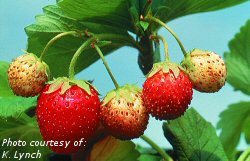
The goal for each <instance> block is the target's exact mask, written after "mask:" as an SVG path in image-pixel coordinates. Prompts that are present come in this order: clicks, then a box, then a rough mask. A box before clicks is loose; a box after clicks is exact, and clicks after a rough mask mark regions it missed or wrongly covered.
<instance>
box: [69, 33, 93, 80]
mask: <svg viewBox="0 0 250 161" xmlns="http://www.w3.org/2000/svg"><path fill="white" fill-rule="evenodd" d="M94 40H95V37H92V38H90V39H88V40H87V41H85V42H84V43H83V44H82V45H81V46H80V47H79V48H78V49H77V51H76V52H75V54H74V56H73V58H72V59H71V62H70V65H69V78H70V79H71V80H72V79H74V76H75V65H76V61H77V58H78V57H79V56H80V55H81V53H82V52H83V50H85V49H86V48H87V47H89V46H90V45H91V43H92V42H93V41H94Z"/></svg>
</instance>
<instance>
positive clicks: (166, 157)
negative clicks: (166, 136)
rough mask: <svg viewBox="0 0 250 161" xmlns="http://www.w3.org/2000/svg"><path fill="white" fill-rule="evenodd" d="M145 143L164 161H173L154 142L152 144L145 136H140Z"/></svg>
mask: <svg viewBox="0 0 250 161" xmlns="http://www.w3.org/2000/svg"><path fill="white" fill-rule="evenodd" d="M141 139H143V140H144V141H145V142H147V143H148V144H149V145H150V146H151V147H152V148H154V149H155V150H156V151H157V152H158V153H159V154H160V155H161V156H162V157H163V159H164V160H165V161H174V160H173V159H172V158H171V157H170V156H169V155H168V154H167V153H166V152H165V151H164V150H163V149H162V148H160V147H159V146H158V145H157V144H156V143H155V142H153V141H152V140H151V139H150V138H148V137H147V136H145V135H142V136H141Z"/></svg>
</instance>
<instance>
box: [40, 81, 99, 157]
mask: <svg viewBox="0 0 250 161" xmlns="http://www.w3.org/2000/svg"><path fill="white" fill-rule="evenodd" d="M100 105H101V103H100V100H99V97H98V93H97V91H96V90H95V89H94V87H93V86H91V85H90V84H89V83H88V82H86V81H79V80H69V79H68V78H58V79H56V80H55V81H53V82H50V84H48V85H46V87H45V88H44V90H43V91H42V93H41V95H40V96H39V97H38V103H37V108H36V114H37V121H38V125H39V128H40V131H41V134H42V136H43V139H44V140H45V141H51V140H53V141H70V144H69V146H68V147H67V148H65V147H62V146H50V145H49V147H50V148H51V149H52V150H53V151H54V152H56V153H61V154H69V153H75V152H77V151H79V150H80V149H82V148H83V147H86V146H87V144H88V143H89V142H90V141H91V139H93V136H94V135H95V132H96V130H97V129H98V125H99V117H98V116H99V111H100ZM76 141H77V142H78V143H80V141H83V142H82V143H81V146H79V145H80V144H78V146H75V145H74V142H76Z"/></svg>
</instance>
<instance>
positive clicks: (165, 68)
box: [147, 61, 183, 78]
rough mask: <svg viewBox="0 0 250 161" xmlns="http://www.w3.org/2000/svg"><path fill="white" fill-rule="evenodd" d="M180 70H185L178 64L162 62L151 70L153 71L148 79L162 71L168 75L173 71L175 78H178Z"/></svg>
mask: <svg viewBox="0 0 250 161" xmlns="http://www.w3.org/2000/svg"><path fill="white" fill-rule="evenodd" d="M180 69H182V70H183V68H182V67H181V66H180V65H179V64H176V63H170V62H166V61H165V62H160V63H155V64H154V65H153V68H152V69H151V71H150V72H149V74H148V75H147V78H150V77H152V76H153V75H155V74H156V73H157V72H159V71H160V70H162V71H163V72H164V73H168V72H169V71H170V70H171V71H172V72H173V73H174V76H175V77H178V76H179V74H180Z"/></svg>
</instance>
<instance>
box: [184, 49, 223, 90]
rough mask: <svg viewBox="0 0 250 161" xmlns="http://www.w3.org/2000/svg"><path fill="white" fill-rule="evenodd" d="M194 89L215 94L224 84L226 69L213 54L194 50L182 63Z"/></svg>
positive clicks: (221, 60) (217, 56)
mask: <svg viewBox="0 0 250 161" xmlns="http://www.w3.org/2000/svg"><path fill="white" fill-rule="evenodd" d="M182 64H183V66H185V67H186V72H187V74H188V75H189V78H190V79H191V81H192V84H193V87H194V89H196V90H198V91H200V92H207V93H212V92H217V91H219V90H220V89H221V88H222V87H223V86H224V85H225V82H226V77H227V69H226V66H225V63H224V61H223V59H222V58H221V57H220V56H219V55H217V54H216V53H214V52H210V51H203V50H199V49H194V50H193V51H191V53H190V54H189V55H188V56H187V57H186V59H185V60H184V61H183V63H182Z"/></svg>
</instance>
